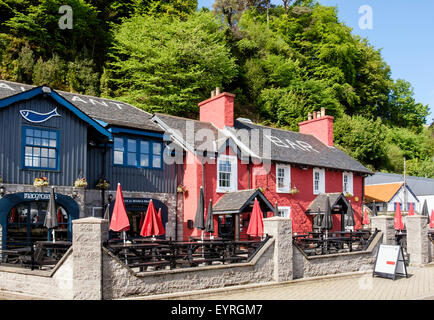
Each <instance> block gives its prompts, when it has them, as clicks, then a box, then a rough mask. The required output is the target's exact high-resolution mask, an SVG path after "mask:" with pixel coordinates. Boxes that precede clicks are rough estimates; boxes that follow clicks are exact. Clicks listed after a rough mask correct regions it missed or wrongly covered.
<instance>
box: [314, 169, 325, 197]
mask: <svg viewBox="0 0 434 320" xmlns="http://www.w3.org/2000/svg"><path fill="white" fill-rule="evenodd" d="M316 173H318V174H319V180H318V188H317V189H316V188H315V176H316ZM312 180H313V188H312V189H313V194H320V193H325V170H324V169H321V168H313V170H312Z"/></svg>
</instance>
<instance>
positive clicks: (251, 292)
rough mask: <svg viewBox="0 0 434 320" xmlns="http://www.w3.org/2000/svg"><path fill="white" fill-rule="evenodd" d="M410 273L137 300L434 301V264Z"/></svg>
mask: <svg viewBox="0 0 434 320" xmlns="http://www.w3.org/2000/svg"><path fill="white" fill-rule="evenodd" d="M407 270H408V274H409V277H408V278H405V277H398V278H397V279H395V280H391V279H385V278H380V277H377V276H376V277H372V272H370V273H355V274H346V275H343V276H339V275H332V276H324V277H319V278H311V279H300V280H294V281H290V282H288V283H284V284H271V285H270V284H265V285H247V286H238V287H236V288H222V289H209V290H202V291H195V292H194V293H177V294H167V295H159V296H152V297H136V298H135V299H137V300H154V299H155V300H156V299H158V300H434V263H431V264H429V265H426V266H423V267H407ZM133 299H134V298H133ZM0 300H38V298H36V297H29V296H24V295H19V294H13V293H8V292H4V291H0ZM127 300H128V299H127Z"/></svg>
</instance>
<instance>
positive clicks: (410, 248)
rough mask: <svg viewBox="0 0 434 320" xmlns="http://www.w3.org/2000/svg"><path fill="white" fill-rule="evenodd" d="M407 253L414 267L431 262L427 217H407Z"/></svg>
mask: <svg viewBox="0 0 434 320" xmlns="http://www.w3.org/2000/svg"><path fill="white" fill-rule="evenodd" d="M406 219H407V223H406V225H407V253H408V255H409V261H410V263H411V264H413V265H421V264H426V263H428V262H429V249H428V228H427V223H426V217H425V216H420V215H414V216H407V218H406Z"/></svg>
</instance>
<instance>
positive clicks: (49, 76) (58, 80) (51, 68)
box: [33, 54, 67, 90]
mask: <svg viewBox="0 0 434 320" xmlns="http://www.w3.org/2000/svg"><path fill="white" fill-rule="evenodd" d="M65 71H66V65H65V62H64V61H63V60H62V59H61V58H60V57H59V56H58V55H57V54H55V55H53V57H52V58H51V59H48V60H47V61H44V60H43V59H42V57H39V59H38V61H37V62H36V64H35V66H34V68H33V84H35V85H37V86H40V85H44V84H46V85H48V86H50V87H52V88H55V89H58V90H66V89H67V88H66V86H65Z"/></svg>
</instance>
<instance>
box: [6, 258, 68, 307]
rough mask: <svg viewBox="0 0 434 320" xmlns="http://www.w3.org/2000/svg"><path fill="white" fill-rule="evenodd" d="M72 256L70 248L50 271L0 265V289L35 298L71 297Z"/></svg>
mask: <svg viewBox="0 0 434 320" xmlns="http://www.w3.org/2000/svg"><path fill="white" fill-rule="evenodd" d="M73 264H74V263H73V257H72V249H70V250H69V251H68V252H67V253H66V254H65V255H64V256H63V258H62V260H61V261H60V262H59V263H58V264H57V266H56V268H54V269H53V270H50V271H44V270H30V269H23V268H16V267H5V266H0V290H2V291H9V292H14V293H21V294H24V295H27V296H31V297H35V298H45V299H47V298H48V299H65V300H70V299H72V298H73Z"/></svg>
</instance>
